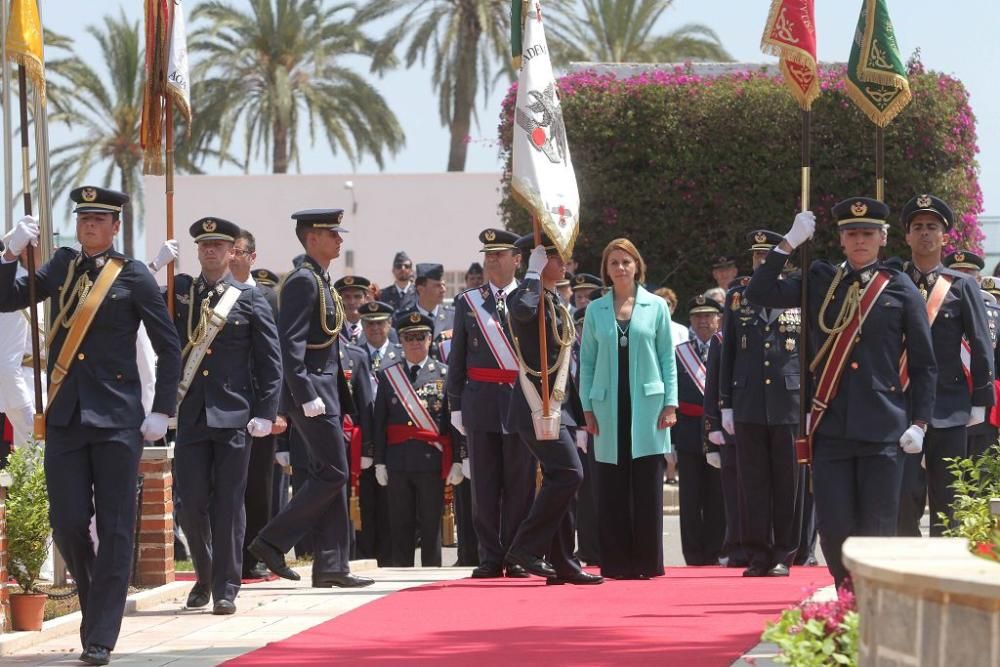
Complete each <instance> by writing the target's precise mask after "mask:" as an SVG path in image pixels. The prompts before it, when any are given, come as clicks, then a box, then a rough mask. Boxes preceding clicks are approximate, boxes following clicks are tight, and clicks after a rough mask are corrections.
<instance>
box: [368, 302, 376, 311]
mask: <svg viewBox="0 0 1000 667" xmlns="http://www.w3.org/2000/svg"><path fill="white" fill-rule="evenodd" d="M376 310H378V304H377V303H375V302H374V301H372V302H371V303H369V304H368V312H370V313H374V312H375V311H376Z"/></svg>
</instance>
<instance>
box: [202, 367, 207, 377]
mask: <svg viewBox="0 0 1000 667" xmlns="http://www.w3.org/2000/svg"><path fill="white" fill-rule="evenodd" d="M201 374H202V375H204V376H206V377H207V376H208V370H207V369H206V370H203V371H202V372H201Z"/></svg>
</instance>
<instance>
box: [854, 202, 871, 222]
mask: <svg viewBox="0 0 1000 667" xmlns="http://www.w3.org/2000/svg"><path fill="white" fill-rule="evenodd" d="M867 212H868V205H867V204H865V203H864V202H863V201H857V202H854V205H853V206H851V213H853V214H854V216H855V217H857V218H860V217H861V216H863V215H864V214H865V213H867Z"/></svg>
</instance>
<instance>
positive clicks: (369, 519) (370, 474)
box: [357, 466, 392, 567]
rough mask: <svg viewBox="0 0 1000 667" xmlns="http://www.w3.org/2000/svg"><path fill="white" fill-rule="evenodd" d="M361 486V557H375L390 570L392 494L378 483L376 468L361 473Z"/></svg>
mask: <svg viewBox="0 0 1000 667" xmlns="http://www.w3.org/2000/svg"><path fill="white" fill-rule="evenodd" d="M358 486H359V492H360V497H359V501H360V503H361V531H360V532H359V533H358V534H357V545H358V556H359V557H360V558H374V559H375V560H377V561H378V564H379V567H389V566H390V564H391V563H392V537H391V536H392V533H391V531H390V529H389V491H388V490H387V489H386V488H385V487H382V486H379V484H378V482H377V481H375V466H371V467H370V468H368V469H366V470H362V471H361V477H360V479H359V480H358Z"/></svg>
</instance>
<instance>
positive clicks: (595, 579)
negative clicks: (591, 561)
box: [545, 572, 604, 586]
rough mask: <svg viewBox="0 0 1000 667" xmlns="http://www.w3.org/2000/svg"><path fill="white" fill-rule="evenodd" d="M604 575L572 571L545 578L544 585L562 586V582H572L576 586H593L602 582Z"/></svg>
mask: <svg viewBox="0 0 1000 667" xmlns="http://www.w3.org/2000/svg"><path fill="white" fill-rule="evenodd" d="M603 583H604V577H602V576H600V575H597V574H590V573H589V572H574V573H573V574H567V575H556V576H554V577H549V578H548V579H546V580H545V585H546V586H562V585H563V584H574V585H576V586H593V585H595V584H603Z"/></svg>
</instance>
